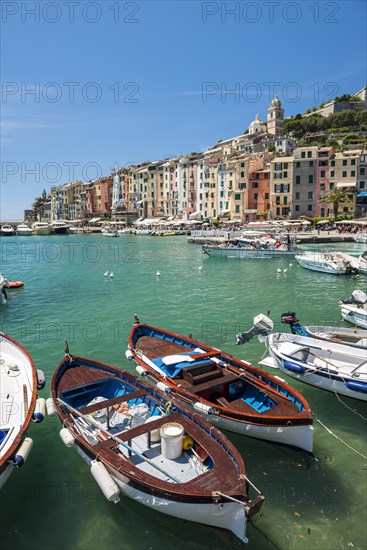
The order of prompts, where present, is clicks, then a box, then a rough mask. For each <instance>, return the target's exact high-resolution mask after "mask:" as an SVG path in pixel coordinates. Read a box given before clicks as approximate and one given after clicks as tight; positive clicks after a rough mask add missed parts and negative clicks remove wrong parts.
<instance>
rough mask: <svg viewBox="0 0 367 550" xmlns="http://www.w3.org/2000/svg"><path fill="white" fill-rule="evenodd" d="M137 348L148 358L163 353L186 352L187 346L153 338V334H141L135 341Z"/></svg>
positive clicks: (154, 357) (162, 354)
mask: <svg viewBox="0 0 367 550" xmlns="http://www.w3.org/2000/svg"><path fill="white" fill-rule="evenodd" d="M137 345H138V346H137V348H136V349H140V350H142V351H143V353H144V355H145V356H146V357H148V359H156V358H158V357H163V356H165V355H175V354H176V353H183V352H187V351H188V348H187V346H183V345H180V344H176V343H175V342H170V341H169V340H166V339H164V340H163V339H161V338H155V337H153V336H141V337H140V338H139V340H138V342H137Z"/></svg>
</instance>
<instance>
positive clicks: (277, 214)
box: [276, 207, 280, 216]
mask: <svg viewBox="0 0 367 550" xmlns="http://www.w3.org/2000/svg"><path fill="white" fill-rule="evenodd" d="M276 216H280V208H279V207H278V208H277V209H276Z"/></svg>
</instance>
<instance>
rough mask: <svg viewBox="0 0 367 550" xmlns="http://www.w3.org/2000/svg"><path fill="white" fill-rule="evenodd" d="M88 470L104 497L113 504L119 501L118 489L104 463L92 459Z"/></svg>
mask: <svg viewBox="0 0 367 550" xmlns="http://www.w3.org/2000/svg"><path fill="white" fill-rule="evenodd" d="M90 471H91V474H92V476H93V477H94V479H95V480H96V482H97V483H98V485H99V487H100V489H101V491H102V493H103V494H104V496H105V497H106V499H107V500H108V501H109V502H114V503H115V504H116V503H117V502H119V500H120V497H119V493H120V489H119V488H118V486H117V484H116V483H115V481H114V480H113V479H112V477H111V476H110V474H109V473H108V471H107V468H106V467H105V465H104V464H102V462H97V460H92V462H91V467H90Z"/></svg>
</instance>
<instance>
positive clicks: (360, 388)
mask: <svg viewBox="0 0 367 550" xmlns="http://www.w3.org/2000/svg"><path fill="white" fill-rule="evenodd" d="M266 341H267V345H268V349H269V353H270V358H269V357H268V358H267V359H265V360H264V363H265V362H266V364H267V365H271V362H270V361H272V366H274V367H276V368H279V369H280V370H281V371H283V372H284V373H286V374H288V375H289V376H291V377H292V378H295V379H296V380H299V381H300V382H304V383H305V384H310V385H311V386H315V387H317V388H320V389H323V390H326V391H329V392H334V393H337V394H339V395H345V396H347V397H352V398H354V399H358V400H360V401H367V358H366V352H365V350H363V349H360V348H356V347H351V346H346V345H343V344H336V343H334V342H331V341H323V340H314V339H312V338H310V337H309V336H299V335H298V334H288V333H286V334H285V333H280V332H278V333H272V334H270V335H269V336H268V337H267V339H266Z"/></svg>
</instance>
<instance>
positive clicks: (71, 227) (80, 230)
mask: <svg viewBox="0 0 367 550" xmlns="http://www.w3.org/2000/svg"><path fill="white" fill-rule="evenodd" d="M69 233H71V234H72V235H81V234H82V233H84V229H83V228H82V227H79V226H77V225H69Z"/></svg>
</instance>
